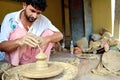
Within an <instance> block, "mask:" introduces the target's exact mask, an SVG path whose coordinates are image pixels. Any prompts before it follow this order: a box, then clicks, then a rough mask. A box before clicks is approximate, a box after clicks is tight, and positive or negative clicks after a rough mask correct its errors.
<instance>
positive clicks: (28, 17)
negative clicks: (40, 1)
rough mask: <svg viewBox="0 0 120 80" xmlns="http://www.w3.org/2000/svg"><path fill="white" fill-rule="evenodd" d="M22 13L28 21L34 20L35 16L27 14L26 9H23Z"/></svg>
mask: <svg viewBox="0 0 120 80" xmlns="http://www.w3.org/2000/svg"><path fill="white" fill-rule="evenodd" d="M24 15H25V17H26V19H27V20H28V21H29V22H34V21H35V20H36V18H34V17H30V16H28V15H27V13H26V11H24Z"/></svg>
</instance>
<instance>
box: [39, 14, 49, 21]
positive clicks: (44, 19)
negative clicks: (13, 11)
mask: <svg viewBox="0 0 120 80" xmlns="http://www.w3.org/2000/svg"><path fill="white" fill-rule="evenodd" d="M38 20H40V21H41V20H42V22H44V21H45V22H46V21H50V20H49V19H48V18H47V17H46V16H45V15H43V14H41V15H40V17H39V18H38Z"/></svg>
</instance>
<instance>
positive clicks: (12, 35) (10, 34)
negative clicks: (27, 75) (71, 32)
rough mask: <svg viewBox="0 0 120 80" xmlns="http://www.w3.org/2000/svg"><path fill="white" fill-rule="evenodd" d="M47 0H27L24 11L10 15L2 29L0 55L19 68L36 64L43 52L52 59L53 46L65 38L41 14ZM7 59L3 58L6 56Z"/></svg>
mask: <svg viewBox="0 0 120 80" xmlns="http://www.w3.org/2000/svg"><path fill="white" fill-rule="evenodd" d="M45 9H46V0H24V1H23V9H22V10H20V11H18V12H13V13H10V14H7V15H6V16H5V18H4V20H3V23H2V25H1V33H0V51H1V52H0V55H2V54H3V53H5V56H6V60H7V61H8V62H10V63H11V64H12V65H14V66H17V65H21V64H26V63H32V62H35V61H36V59H35V56H36V55H37V54H38V53H39V52H40V49H39V47H40V48H41V49H42V50H43V51H44V53H45V54H47V56H48V60H49V56H50V50H51V48H52V43H54V42H58V41H60V40H61V39H62V38H63V35H62V33H61V32H60V31H59V30H58V29H57V28H56V27H55V26H54V25H53V24H52V23H51V22H50V21H49V19H48V18H46V17H45V16H44V15H42V14H41V13H42V12H43V11H44V10H45ZM3 55H4V54H3Z"/></svg>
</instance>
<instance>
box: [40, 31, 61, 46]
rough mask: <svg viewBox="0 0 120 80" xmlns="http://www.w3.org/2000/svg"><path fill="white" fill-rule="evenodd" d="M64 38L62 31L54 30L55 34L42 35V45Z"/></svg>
mask: <svg viewBox="0 0 120 80" xmlns="http://www.w3.org/2000/svg"><path fill="white" fill-rule="evenodd" d="M62 39H63V34H62V33H61V32H54V33H53V35H50V36H46V37H42V38H41V42H40V46H43V45H46V44H47V43H49V42H51V43H55V42H58V41H60V40H62Z"/></svg>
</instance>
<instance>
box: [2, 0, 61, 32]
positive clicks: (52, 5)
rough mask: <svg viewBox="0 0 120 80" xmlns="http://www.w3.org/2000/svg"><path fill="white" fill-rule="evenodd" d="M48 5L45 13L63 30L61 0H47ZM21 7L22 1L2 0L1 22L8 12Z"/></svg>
mask: <svg viewBox="0 0 120 80" xmlns="http://www.w3.org/2000/svg"><path fill="white" fill-rule="evenodd" d="M47 5H48V7H47V9H46V11H45V12H44V13H43V14H44V15H45V16H47V17H48V18H49V19H50V20H51V22H52V23H53V24H54V25H55V26H56V27H57V28H59V29H60V30H61V31H62V17H61V15H62V12H61V11H62V10H61V0H47ZM20 9H22V5H21V4H20V3H16V2H10V1H6V0H0V24H1V23H2V20H3V18H4V16H5V15H6V14H7V13H9V12H13V11H16V10H20Z"/></svg>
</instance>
